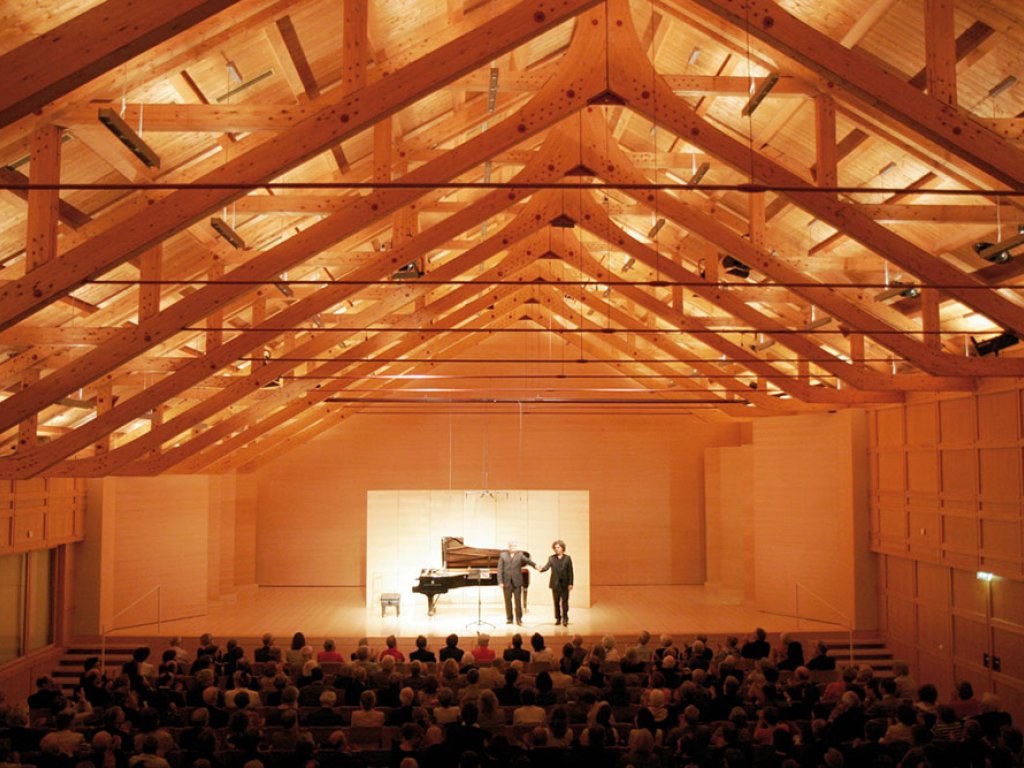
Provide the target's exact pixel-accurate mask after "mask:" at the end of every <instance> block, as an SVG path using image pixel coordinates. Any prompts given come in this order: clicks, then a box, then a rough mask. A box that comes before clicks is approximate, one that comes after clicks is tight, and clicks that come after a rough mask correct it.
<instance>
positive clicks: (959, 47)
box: [909, 0, 995, 92]
mask: <svg viewBox="0 0 1024 768" xmlns="http://www.w3.org/2000/svg"><path fill="white" fill-rule="evenodd" d="M929 1H930V0H929ZM929 13H930V9H928V7H927V6H926V8H925V34H926V35H927V34H928V24H929V20H928V18H927V16H928V14H929ZM944 23H945V22H944ZM994 33H995V30H994V29H992V27H990V26H989V25H988V24H985V23H984V22H982V21H976V22H974V23H973V24H971V26H969V27H968V28H967V29H965V30H964V31H963V32H962V33H960V35H959V37H957V38H956V42H955V44H954V52H953V57H954V59H955V60H956V63H957V64H959V63H960V62H964V61H965V60H969V59H970V57H972V55H977V53H979V52H981V51H984V50H985V47H983V46H984V45H985V43H986V42H987V41H988V40H989V39H990V38H991V37H992V35H993V34H994ZM945 34H947V35H949V36H952V35H953V30H952V29H950V30H949V31H948V32H946V33H945ZM927 43H928V41H927V39H926V40H925V44H926V46H927ZM979 49H980V51H979ZM925 55H926V56H927V48H926V51H925ZM953 74H954V76H955V74H956V70H955V68H954V71H953ZM909 82H910V84H911V85H912V86H914V87H915V88H917V90H919V91H923V90H925V89H926V88H928V67H927V66H925V67H923V68H922V69H920V70H919V71H918V72H917V74H915V75H914V76H913V77H912V78H910V81H909ZM954 82H955V81H954ZM929 92H930V89H929Z"/></svg>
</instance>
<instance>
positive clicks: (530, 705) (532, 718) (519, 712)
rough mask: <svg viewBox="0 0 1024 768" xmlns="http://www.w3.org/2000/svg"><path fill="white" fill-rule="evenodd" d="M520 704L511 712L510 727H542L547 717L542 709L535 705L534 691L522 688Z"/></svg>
mask: <svg viewBox="0 0 1024 768" xmlns="http://www.w3.org/2000/svg"><path fill="white" fill-rule="evenodd" d="M519 700H520V701H521V702H522V704H521V705H520V706H518V707H516V708H515V709H514V710H512V725H544V724H545V723H546V722H547V719H548V715H547V712H545V711H544V707H538V706H537V704H536V691H534V690H533V688H524V689H523V690H522V692H521V693H520V694H519Z"/></svg>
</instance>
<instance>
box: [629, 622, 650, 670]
mask: <svg viewBox="0 0 1024 768" xmlns="http://www.w3.org/2000/svg"><path fill="white" fill-rule="evenodd" d="M650 642H651V633H650V632H648V631H647V630H646V629H645V630H643V631H642V632H641V633H640V636H639V637H638V638H637V640H636V645H634V646H633V650H635V651H636V657H637V660H639V661H641V662H643V663H645V664H646V663H647V662H649V661H650V660H651V659H653V658H654V651H653V650H652V649H651V646H650Z"/></svg>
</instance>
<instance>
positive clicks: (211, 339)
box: [206, 262, 224, 353]
mask: <svg viewBox="0 0 1024 768" xmlns="http://www.w3.org/2000/svg"><path fill="white" fill-rule="evenodd" d="M206 276H207V278H208V279H210V280H216V279H217V278H218V277H223V276H224V264H222V263H221V262H217V263H216V264H214V265H213V266H212V267H210V269H209V271H208V272H207V274H206ZM206 327H207V331H206V351H207V353H209V352H210V351H211V350H214V349H216V348H217V347H219V346H220V345H221V344H222V343H223V341H224V331H222V330H221V329H222V328H223V327H224V310H223V308H218V309H216V310H214V311H213V312H211V313H210V314H209V315H208V316H207V318H206Z"/></svg>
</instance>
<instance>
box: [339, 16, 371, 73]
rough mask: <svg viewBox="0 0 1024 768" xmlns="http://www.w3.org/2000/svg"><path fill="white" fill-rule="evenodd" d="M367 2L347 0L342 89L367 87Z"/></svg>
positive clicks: (342, 54)
mask: <svg viewBox="0 0 1024 768" xmlns="http://www.w3.org/2000/svg"><path fill="white" fill-rule="evenodd" d="M367 6H368V2H367V0H345V3H344V8H345V11H344V16H343V21H342V46H343V47H342V50H341V70H342V88H344V89H345V90H346V91H357V90H359V89H360V88H364V87H366V59H367V57H368V56H369V53H370V51H369V44H368V41H367V22H368V20H369V12H368V7H367Z"/></svg>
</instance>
